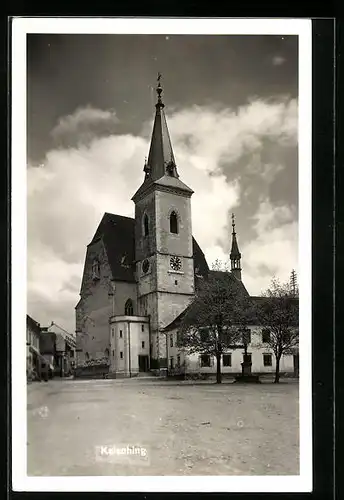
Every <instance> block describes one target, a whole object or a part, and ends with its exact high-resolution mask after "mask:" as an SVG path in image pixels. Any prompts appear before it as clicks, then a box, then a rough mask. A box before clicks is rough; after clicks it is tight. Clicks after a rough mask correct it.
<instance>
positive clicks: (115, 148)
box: [28, 99, 297, 331]
mask: <svg viewBox="0 0 344 500" xmlns="http://www.w3.org/2000/svg"><path fill="white" fill-rule="evenodd" d="M92 117H93V118H92ZM115 117H116V114H115V112H114V111H109V112H106V111H102V110H95V109H93V108H86V110H82V109H79V110H77V111H76V112H75V113H74V114H73V115H69V116H68V117H65V118H61V119H60V120H59V123H58V125H57V127H56V128H55V129H54V134H55V135H56V134H57V135H59V134H60V136H62V135H63V134H66V133H67V131H68V130H69V131H70V132H71V133H74V132H75V133H76V135H78V134H79V132H80V134H81V136H82V135H83V131H84V130H85V127H86V125H87V127H88V130H93V131H94V134H93V136H92V137H90V140H89V141H88V142H87V143H83V144H79V146H77V147H76V146H75V147H70V148H64V149H63V148H59V149H56V150H52V151H50V152H49V153H48V154H47V156H46V158H45V161H44V167H43V168H42V167H35V166H33V165H31V166H29V167H30V168H29V169H28V307H29V314H31V315H32V316H33V317H34V318H36V319H37V321H40V322H48V321H51V320H54V321H56V322H58V321H60V322H61V323H62V324H61V326H63V327H65V328H67V329H69V330H71V331H74V307H75V305H76V303H77V301H78V299H79V296H78V286H79V284H80V282H81V277H82V276H81V274H82V268H83V260H84V256H85V252H86V245H87V244H88V243H89V242H90V240H91V238H92V236H93V234H94V232H95V230H96V228H97V225H98V223H99V221H100V219H101V217H102V215H103V213H104V212H105V211H107V212H113V213H118V214H121V215H126V216H133V214H134V204H133V202H132V201H131V196H132V195H133V194H134V192H135V191H136V189H137V188H138V187H139V185H140V184H141V182H142V180H143V171H142V169H143V164H144V157H145V156H146V155H147V151H148V146H149V144H148V141H147V140H146V139H144V138H143V137H141V136H133V135H114V134H112V135H110V136H107V137H98V136H97V130H96V129H97V127H94V126H93V119H94V122H95V123H96V124H97V123H99V121H102V120H104V122H108V121H109V120H110V121H116V120H115ZM84 122H85V123H86V125H84ZM168 125H169V129H170V132H171V137H172V142H173V146H174V151H175V156H176V159H177V164H178V169H179V174H180V176H181V179H182V180H183V181H184V182H185V183H186V184H188V185H189V186H190V187H191V188H192V189H193V190H194V191H195V194H194V195H193V197H192V224H193V234H194V236H195V237H196V239H197V241H198V243H199V244H200V246H201V247H202V249H203V251H204V252H205V254H206V257H207V260H208V263H209V265H211V264H212V262H214V261H215V260H216V259H217V258H219V259H221V260H223V261H226V260H227V255H226V252H225V251H224V250H223V245H221V242H223V241H227V242H228V240H229V238H230V233H229V231H228V212H229V211H232V210H233V208H234V207H237V206H238V205H239V204H240V202H241V186H240V181H239V179H238V176H237V174H236V173H235V171H234V166H235V163H236V162H237V161H238V160H239V159H240V158H241V157H242V155H244V154H247V153H250V154H251V153H252V154H254V152H255V151H257V150H259V148H261V147H262V142H263V139H264V137H267V136H268V137H269V138H271V139H272V140H273V141H274V142H279V141H284V140H287V141H289V142H290V144H294V143H296V141H297V130H296V128H297V127H296V125H297V103H296V101H293V100H286V99H284V100H282V101H281V102H263V101H261V100H258V101H252V102H251V103H249V104H248V105H247V106H244V107H242V108H240V109H239V110H238V111H237V112H234V111H232V110H229V109H225V110H222V111H220V112H215V111H214V110H212V109H211V108H209V107H207V108H200V107H193V108H190V109H185V110H181V111H175V112H174V113H173V114H172V115H171V116H170V115H169V116H168ZM87 127H86V128H87ZM150 129H151V123H150ZM224 159H226V165H227V169H228V171H227V172H226V175H224V173H223V167H222V162H223V161H224ZM231 168H233V172H232V174H231ZM281 168H283V166H282V165H279V166H273V165H263V166H262V169H263V170H262V175H266V176H267V177H269V178H270V177H273V174H272V172H276V171H277V170H278V169H281ZM248 170H249V169H248ZM210 174H212V175H210ZM214 174H215V175H214ZM228 179H232V180H231V181H230V182H229V181H228ZM253 195H254V196H258V195H259V193H254V194H253ZM268 211H269V210H268V208H267V206H265V205H264V204H262V207H261V211H260V219H259V220H260V224H262V221H263V220H266V221H267V220H268V214H267V212H268ZM280 212H281V210H280ZM280 212H279V214H278V217H279V219H278V220H281V221H282V222H281V223H282V224H283V225H282V228H278V227H276V228H275V229H274V230H273V232H271V231H270V232H269V235H270V237H271V235H272V234H274V236H275V237H276V238H277V241H279V246H278V248H277V246H276V245H277V244H276V242H275V247H274V251H277V250H278V252H277V253H276V254H275V255H274V259H275V261H274V262H275V264H276V265H277V264H278V262H279V261H280V260H281V252H282V253H283V251H288V249H289V247H290V245H293V244H294V243H295V241H294V239H291V237H292V235H293V233H292V231H291V230H290V228H289V229H288V225H286V224H284V222H283V221H284V219H283V214H281V213H280ZM264 217H265V219H264ZM276 217H277V215H275V216H274V217H273V220H277V219H276ZM278 217H277V218H278ZM267 223H268V222H266V224H267ZM258 224H259V223H258V222H256V228H257V230H258ZM255 245H256V246H255V251H254V245H253V242H252V245H251V244H250V245H247V246H246V247H245V274H244V276H245V279H246V278H247V285H248V288H250V286H249V283H252V286H253V285H254V283H260V281H259V279H260V277H259V276H260V275H259V274H257V273H256V272H255V264H256V263H257V265H260V263H263V264H264V263H265V262H266V259H265V258H263V257H264V255H265V251H266V250H267V247H268V241H267V240H266V237H265V239H264V238H263V237H262V236H259V237H257V239H256V243H255ZM283 249H287V250H283ZM243 253H244V252H243ZM294 253H295V252H294ZM259 255H260V257H259V258H258V256H259ZM293 255H294V254H293ZM292 258H293V257H291V260H292ZM249 259H251V261H250V265H248V261H249ZM278 265H279V266H280V269H282V271H283V270H284V263H283V264H278ZM281 266H282V267H281ZM293 267H295V264H293ZM77 277H79V281H78V279H77ZM254 286H256V285H254ZM49 315H54V317H50V318H49V317H48V316H49Z"/></svg>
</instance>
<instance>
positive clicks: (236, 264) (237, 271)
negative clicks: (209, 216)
mask: <svg viewBox="0 0 344 500" xmlns="http://www.w3.org/2000/svg"><path fill="white" fill-rule="evenodd" d="M232 229H233V230H232V248H231V253H230V259H231V271H232V273H233V274H234V276H235V277H236V278H237V279H238V280H240V281H241V253H240V252H239V247H238V242H237V238H236V232H235V217H234V214H232Z"/></svg>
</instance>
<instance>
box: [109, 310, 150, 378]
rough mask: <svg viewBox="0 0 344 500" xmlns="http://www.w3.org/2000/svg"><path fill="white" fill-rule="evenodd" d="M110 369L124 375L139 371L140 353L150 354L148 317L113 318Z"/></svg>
mask: <svg viewBox="0 0 344 500" xmlns="http://www.w3.org/2000/svg"><path fill="white" fill-rule="evenodd" d="M110 328H111V336H110V339H111V352H110V354H111V366H110V371H112V372H116V374H119V375H120V374H122V375H123V376H129V375H130V374H131V375H136V374H137V373H138V372H139V355H146V356H148V355H149V322H148V318H147V317H141V316H118V317H113V318H112V320H111V325H110ZM142 342H144V344H143V345H142Z"/></svg>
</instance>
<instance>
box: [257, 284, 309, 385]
mask: <svg viewBox="0 0 344 500" xmlns="http://www.w3.org/2000/svg"><path fill="white" fill-rule="evenodd" d="M257 316H258V319H259V323H260V326H261V330H262V334H263V333H264V334H265V340H264V344H265V345H268V346H269V347H270V348H271V349H272V351H273V353H274V355H275V358H276V371H275V383H276V384H277V383H278V382H279V379H280V361H281V357H282V355H283V354H291V353H292V352H293V350H294V349H295V348H297V347H298V345H299V327H298V319H299V304H298V298H297V297H295V295H294V290H293V287H292V285H291V283H284V284H283V283H280V282H279V280H278V279H276V278H273V279H272V280H271V285H270V287H269V288H268V289H267V290H266V291H265V292H264V294H263V298H262V300H261V301H260V304H259V306H258V308H257Z"/></svg>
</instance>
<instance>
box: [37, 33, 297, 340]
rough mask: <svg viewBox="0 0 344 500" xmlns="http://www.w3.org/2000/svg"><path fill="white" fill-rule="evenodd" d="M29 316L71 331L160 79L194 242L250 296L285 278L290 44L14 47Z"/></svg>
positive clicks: (293, 235) (289, 225)
mask: <svg viewBox="0 0 344 500" xmlns="http://www.w3.org/2000/svg"><path fill="white" fill-rule="evenodd" d="M27 58H28V64H27V105H28V114H27V134H28V154H27V157H28V176H27V189H28V205H27V208H28V313H29V314H30V315H32V316H33V317H34V318H35V319H36V320H37V321H39V322H41V323H42V324H47V323H50V322H51V321H52V320H53V321H55V322H56V323H58V324H60V325H61V326H62V327H64V328H66V329H68V330H69V331H71V332H74V330H75V325H74V307H75V305H76V303H77V302H78V300H79V290H80V283H81V277H82V270H83V261H84V257H85V252H86V245H87V244H88V243H89V242H90V240H91V239H92V236H93V234H94V232H95V230H96V228H97V225H98V223H99V221H100V219H101V217H102V215H103V213H104V212H105V211H107V212H113V213H118V214H121V215H126V216H133V215H134V204H133V202H132V201H131V196H132V195H133V194H134V192H135V191H136V189H137V188H138V186H139V185H140V184H141V182H142V180H143V171H142V169H143V165H144V159H145V156H147V155H148V147H149V139H150V134H151V130H152V122H153V118H154V111H155V108H154V104H155V100H156V94H155V90H154V88H155V85H156V75H157V73H158V71H159V72H161V73H162V75H163V79H162V84H163V87H164V94H163V97H164V102H165V105H166V108H165V111H166V116H167V121H168V126H169V130H170V135H171V138H172V143H173V148H174V153H175V157H176V162H177V165H178V171H179V174H180V177H181V179H182V180H183V181H184V182H186V183H187V184H188V185H189V186H190V187H192V189H193V190H194V191H195V194H194V195H193V197H192V225H193V234H194V236H195V238H196V239H197V241H198V243H199V244H200V245H201V247H202V249H203V251H204V253H205V255H206V258H207V261H208V264H209V265H210V266H211V264H212V263H213V262H214V261H215V260H216V259H221V260H222V261H224V262H225V261H227V259H228V254H229V250H230V242H231V240H230V229H231V228H230V214H231V213H232V212H234V213H235V215H236V221H237V234H238V241H239V246H240V250H241V253H242V268H243V272H242V274H243V280H244V283H245V285H246V287H247V289H248V291H249V292H250V293H251V294H259V293H260V292H261V290H262V289H264V288H265V287H266V286H267V285H268V284H269V282H270V280H271V277H272V276H273V275H275V276H278V277H279V278H281V279H282V280H286V279H288V277H289V274H290V271H291V270H292V269H293V268H295V269H296V270H297V269H298V256H297V245H298V235H297V233H298V206H297V204H298V200H297V192H298V186H297V176H298V164H297V136H298V126H297V123H298V93H297V92H298V91H297V89H298V72H297V68H298V40H297V37H296V36H281V35H279V36H273V35H270V36H253V35H242V36H237V35H236V36H219V35H216V36H215V35H214V36H212V35H207V36H201V35H192V36H191V35H55V34H51V35H41V34H30V35H28V38H27Z"/></svg>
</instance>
